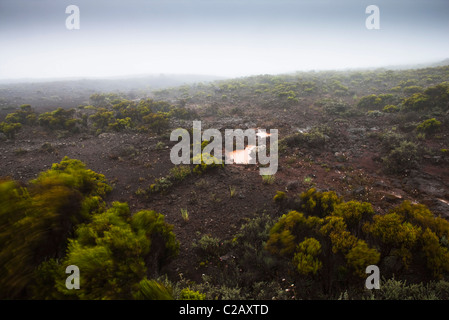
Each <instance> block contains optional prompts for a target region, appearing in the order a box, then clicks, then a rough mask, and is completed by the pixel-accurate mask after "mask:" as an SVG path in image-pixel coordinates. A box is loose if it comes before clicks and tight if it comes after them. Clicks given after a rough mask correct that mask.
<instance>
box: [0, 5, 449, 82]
mask: <svg viewBox="0 0 449 320" xmlns="http://www.w3.org/2000/svg"><path fill="white" fill-rule="evenodd" d="M71 4H74V5H77V6H78V7H79V10H80V29H79V30H68V29H67V28H66V24H65V22H66V19H67V17H68V16H69V14H67V13H65V10H66V7H67V6H69V5H71ZM370 4H375V5H377V6H378V7H379V9H380V29H379V30H368V29H367V28H366V26H365V20H366V18H367V17H368V16H369V14H367V13H365V9H366V7H367V6H368V5H370ZM447 34H449V2H447V1H444V0H434V1H404V0H401V1H394V3H392V2H391V1H376V3H371V2H368V1H350V0H347V1H339V2H338V5H337V4H335V3H334V2H333V1H323V0H319V1H287V0H284V1H274V0H272V1H268V0H264V1H260V0H259V1H255V0H247V1H236V0H231V1H229V0H228V1H204V0H187V1H176V0H164V1H161V0H159V1H139V0H133V1H117V0H115V1H103V0H101V1H95V3H92V1H85V0H81V1H76V2H73V1H55V0H53V1H50V0H39V1H32V2H30V1H25V0H2V1H1V2H0V47H1V48H2V50H0V79H20V78H64V77H65V78H67V77H112V76H125V75H143V74H161V73H163V74H199V75H216V76H226V77H236V76H246V75H252V74H266V73H269V74H277V73H286V72H294V71H308V70H329V69H347V68H373V67H384V66H392V65H403V64H419V63H429V62H437V61H441V60H443V59H446V58H448V57H449V41H447Z"/></svg>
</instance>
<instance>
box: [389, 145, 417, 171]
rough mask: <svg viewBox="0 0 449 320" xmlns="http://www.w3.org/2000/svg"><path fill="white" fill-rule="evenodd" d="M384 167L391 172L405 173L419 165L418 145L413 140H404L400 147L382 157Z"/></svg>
mask: <svg viewBox="0 0 449 320" xmlns="http://www.w3.org/2000/svg"><path fill="white" fill-rule="evenodd" d="M382 160H383V166H384V168H385V169H386V170H387V171H388V172H390V173H403V172H407V171H409V170H411V169H415V168H417V167H418V163H419V162H418V160H419V158H418V146H417V145H416V144H415V143H413V142H411V141H402V142H401V143H400V145H399V147H397V148H395V149H393V150H391V151H390V153H389V154H388V155H387V156H386V157H384V158H382Z"/></svg>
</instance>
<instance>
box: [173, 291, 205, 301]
mask: <svg viewBox="0 0 449 320" xmlns="http://www.w3.org/2000/svg"><path fill="white" fill-rule="evenodd" d="M205 299H206V295H205V294H203V293H200V292H199V291H193V290H191V289H190V288H184V289H182V290H181V293H180V295H179V300H205Z"/></svg>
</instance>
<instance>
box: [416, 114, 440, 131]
mask: <svg viewBox="0 0 449 320" xmlns="http://www.w3.org/2000/svg"><path fill="white" fill-rule="evenodd" d="M440 127H441V122H440V121H438V120H436V119H435V118H432V119H427V120H424V121H423V122H421V123H420V124H419V125H418V126H417V127H416V130H417V131H418V132H420V133H424V134H434V133H435V132H437V131H438V130H439V129H440Z"/></svg>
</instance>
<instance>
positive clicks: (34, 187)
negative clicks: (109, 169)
mask: <svg viewBox="0 0 449 320" xmlns="http://www.w3.org/2000/svg"><path fill="white" fill-rule="evenodd" d="M0 189H1V191H2V192H1V196H0V208H1V209H0V245H1V246H2V251H1V252H0V260H1V261H5V262H6V263H5V264H3V265H2V266H0V274H1V275H2V276H1V277H0V287H1V288H2V290H1V292H0V296H1V297H2V298H9V299H13V298H23V297H26V294H27V292H26V288H27V287H29V286H31V285H32V284H33V282H34V281H35V280H36V279H35V278H34V273H35V270H36V268H37V267H38V265H39V264H40V263H42V262H44V261H45V260H48V259H50V258H62V257H63V255H64V253H65V250H66V241H67V238H68V237H69V236H70V235H71V234H72V232H73V230H74V228H75V226H77V225H78V224H80V223H82V222H84V221H86V220H88V219H89V217H90V215H91V214H92V213H93V212H96V211H98V210H101V209H102V207H103V205H104V204H103V201H102V197H103V196H105V194H106V193H107V192H108V191H110V190H111V187H110V186H109V185H108V184H107V182H106V180H105V179H104V176H103V175H101V174H97V173H95V172H93V171H91V170H88V169H86V167H85V165H84V163H82V162H81V161H79V160H74V159H69V158H67V157H65V158H64V159H63V160H62V161H61V163H59V164H58V163H55V164H53V166H52V168H51V169H50V170H48V171H46V172H43V173H41V174H40V175H39V176H38V178H37V179H35V180H32V181H30V185H29V187H22V186H19V185H18V184H17V183H15V182H13V181H2V182H1V183H0ZM38 291H39V290H38Z"/></svg>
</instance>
